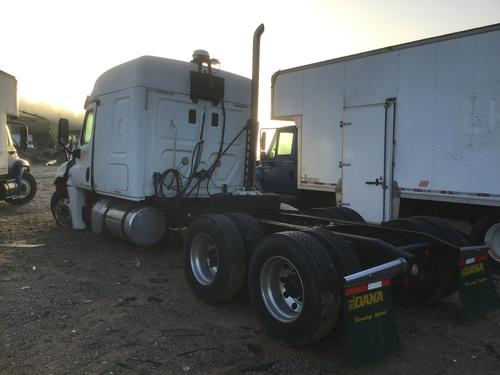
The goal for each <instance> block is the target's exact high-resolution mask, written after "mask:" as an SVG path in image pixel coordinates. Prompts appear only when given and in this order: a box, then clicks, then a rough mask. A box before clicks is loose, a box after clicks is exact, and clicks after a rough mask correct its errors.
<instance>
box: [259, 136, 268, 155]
mask: <svg viewBox="0 0 500 375" xmlns="http://www.w3.org/2000/svg"><path fill="white" fill-rule="evenodd" d="M266 134H267V133H266V132H265V131H261V132H260V152H261V156H262V152H264V151H266Z"/></svg>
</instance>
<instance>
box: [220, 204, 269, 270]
mask: <svg viewBox="0 0 500 375" xmlns="http://www.w3.org/2000/svg"><path fill="white" fill-rule="evenodd" d="M226 216H227V217H228V218H229V219H230V220H231V221H232V222H233V224H234V225H235V226H236V228H238V231H239V233H240V236H241V239H242V240H243V246H244V247H245V258H246V262H247V263H248V262H250V258H251V257H252V253H253V250H254V249H255V247H256V245H257V244H258V243H259V241H260V240H261V239H262V238H264V230H263V229H262V227H261V226H260V224H259V223H257V221H256V220H255V219H254V218H253V217H252V216H250V215H249V214H247V213H244V212H237V213H231V214H227V215H226Z"/></svg>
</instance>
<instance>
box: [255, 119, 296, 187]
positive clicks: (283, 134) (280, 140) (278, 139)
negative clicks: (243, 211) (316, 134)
mask: <svg viewBox="0 0 500 375" xmlns="http://www.w3.org/2000/svg"><path fill="white" fill-rule="evenodd" d="M295 134H296V132H295V130H294V129H292V128H288V127H287V128H282V129H279V128H278V129H276V133H275V135H274V138H273V142H272V144H271V147H270V148H269V151H268V152H267V155H266V158H265V159H264V160H261V163H262V168H263V173H264V182H265V183H264V189H265V191H270V192H275V193H282V194H294V193H296V191H297V170H296V163H295V155H296V142H295Z"/></svg>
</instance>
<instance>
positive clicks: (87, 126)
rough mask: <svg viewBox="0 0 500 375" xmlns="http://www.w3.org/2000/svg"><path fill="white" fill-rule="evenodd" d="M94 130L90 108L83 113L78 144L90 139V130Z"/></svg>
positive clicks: (85, 142) (92, 111)
mask: <svg viewBox="0 0 500 375" xmlns="http://www.w3.org/2000/svg"><path fill="white" fill-rule="evenodd" d="M93 131H94V110H93V109H91V110H89V111H87V113H86V114H85V119H84V120H83V128H82V136H81V139H80V144H81V145H82V146H83V145H86V144H87V143H89V142H90V140H91V139H92V132H93Z"/></svg>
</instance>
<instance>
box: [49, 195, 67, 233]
mask: <svg viewBox="0 0 500 375" xmlns="http://www.w3.org/2000/svg"><path fill="white" fill-rule="evenodd" d="M50 210H51V211H52V216H53V217H54V220H55V221H56V223H57V225H59V226H61V227H72V224H73V222H72V220H71V208H70V205H69V198H68V192H67V190H66V189H58V190H56V191H55V192H54V194H52V198H51V199H50Z"/></svg>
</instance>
